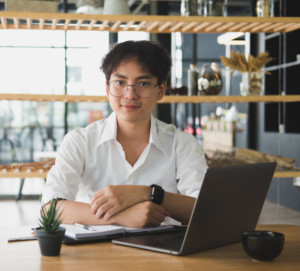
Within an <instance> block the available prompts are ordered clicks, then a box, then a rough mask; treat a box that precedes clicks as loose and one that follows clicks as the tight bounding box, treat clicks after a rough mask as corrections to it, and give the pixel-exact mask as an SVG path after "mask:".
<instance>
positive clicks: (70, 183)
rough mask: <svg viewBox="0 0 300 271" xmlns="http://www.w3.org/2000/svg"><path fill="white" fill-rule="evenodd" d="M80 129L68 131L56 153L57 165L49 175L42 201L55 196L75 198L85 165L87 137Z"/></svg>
mask: <svg viewBox="0 0 300 271" xmlns="http://www.w3.org/2000/svg"><path fill="white" fill-rule="evenodd" d="M82 133H83V132H82V131H81V132H80V130H79V129H77V130H74V131H72V132H70V133H68V134H67V135H66V136H65V137H64V139H63V141H62V143H61V145H60V147H59V149H58V152H57V155H56V159H55V165H54V166H53V167H52V168H51V169H50V171H49V172H48V175H47V181H46V187H45V189H44V191H43V195H42V202H43V204H46V203H48V202H49V201H50V200H51V199H52V198H53V197H54V198H63V199H67V200H75V198H76V195H77V192H78V189H79V184H80V183H81V175H82V172H83V169H84V166H85V155H84V154H85V152H84V150H85V145H86V143H85V139H84V136H83V134H82Z"/></svg>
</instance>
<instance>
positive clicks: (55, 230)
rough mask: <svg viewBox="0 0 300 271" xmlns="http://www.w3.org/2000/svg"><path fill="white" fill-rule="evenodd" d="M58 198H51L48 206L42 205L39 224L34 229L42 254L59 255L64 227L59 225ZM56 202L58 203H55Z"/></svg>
mask: <svg viewBox="0 0 300 271" xmlns="http://www.w3.org/2000/svg"><path fill="white" fill-rule="evenodd" d="M61 203H62V201H61V202H60V203H59V204H58V199H57V198H53V199H52V200H51V201H50V204H49V206H47V205H42V208H41V217H40V218H39V226H40V227H38V228H36V229H35V232H36V235H37V238H38V241H39V245H40V249H41V253H42V255H44V256H59V255H60V249H61V245H62V241H63V238H64V235H65V229H64V228H62V227H60V224H61V219H60V217H61V214H62V212H59V208H60V205H61ZM57 204H58V205H57Z"/></svg>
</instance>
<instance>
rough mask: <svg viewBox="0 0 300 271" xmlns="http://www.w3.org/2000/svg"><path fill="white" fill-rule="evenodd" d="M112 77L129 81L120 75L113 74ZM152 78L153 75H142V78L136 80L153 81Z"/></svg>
mask: <svg viewBox="0 0 300 271" xmlns="http://www.w3.org/2000/svg"><path fill="white" fill-rule="evenodd" d="M112 76H113V77H118V78H122V79H127V77H126V76H125V75H122V74H119V73H116V74H113V75H112ZM151 78H153V76H151V75H141V76H139V77H137V78H136V79H137V80H141V79H151Z"/></svg>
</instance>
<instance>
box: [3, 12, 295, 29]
mask: <svg viewBox="0 0 300 271" xmlns="http://www.w3.org/2000/svg"><path fill="white" fill-rule="evenodd" d="M0 29H40V30H41V29H44V30H64V31H68V30H97V31H109V32H118V31H145V32H151V33H172V32H182V33H212V32H217V33H222V32H251V33H257V32H265V33H274V32H290V31H294V30H297V29H300V18H299V17H273V18H258V17H222V16H218V17H211V16H209V17H202V16H157V15H93V14H73V13H40V12H10V11H1V12H0Z"/></svg>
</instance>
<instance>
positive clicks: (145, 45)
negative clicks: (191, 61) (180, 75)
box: [101, 40, 171, 84]
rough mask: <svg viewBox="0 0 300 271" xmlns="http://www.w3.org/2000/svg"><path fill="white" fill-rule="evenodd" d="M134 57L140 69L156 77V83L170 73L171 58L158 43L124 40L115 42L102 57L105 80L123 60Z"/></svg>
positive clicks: (163, 79)
mask: <svg viewBox="0 0 300 271" xmlns="http://www.w3.org/2000/svg"><path fill="white" fill-rule="evenodd" d="M132 58H136V59H137V61H138V63H139V64H140V65H141V67H142V69H144V70H146V71H147V72H149V73H151V75H153V76H155V77H157V79H158V83H159V84H161V83H162V82H163V81H165V80H166V79H167V77H168V75H169V73H170V69H171V58H170V56H169V54H168V53H167V51H166V50H165V49H164V48H163V47H161V46H160V45H158V44H156V43H154V42H151V41H146V40H143V41H125V42H122V43H117V44H115V45H114V46H113V48H112V49H111V50H110V52H109V53H108V54H107V55H106V56H105V57H104V58H103V60H102V66H101V69H102V70H103V72H104V74H105V77H106V80H107V81H109V80H110V76H111V74H112V72H113V71H114V70H115V69H116V68H118V66H119V65H120V63H121V62H122V61H124V60H128V59H132Z"/></svg>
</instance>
